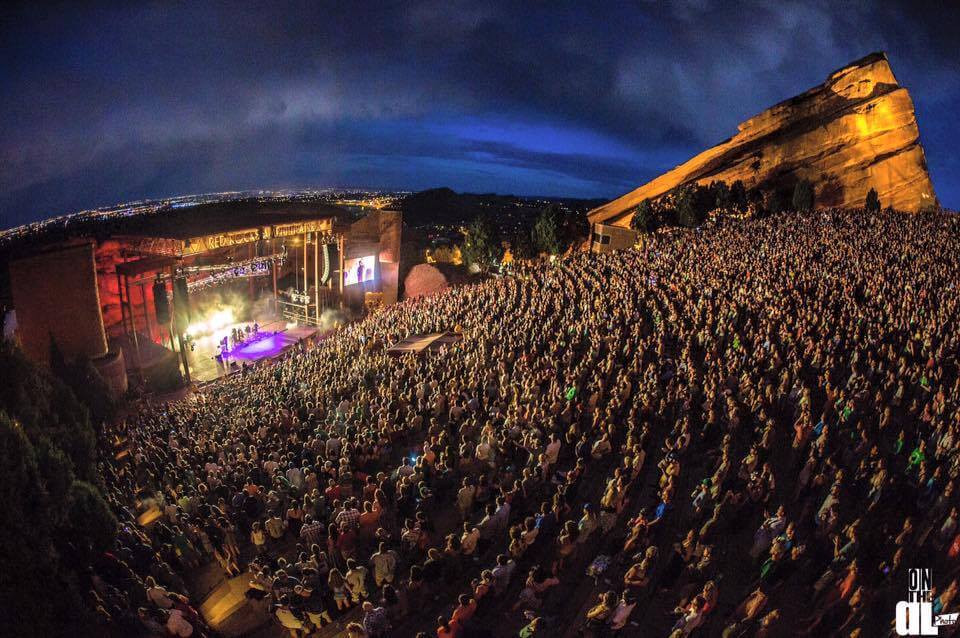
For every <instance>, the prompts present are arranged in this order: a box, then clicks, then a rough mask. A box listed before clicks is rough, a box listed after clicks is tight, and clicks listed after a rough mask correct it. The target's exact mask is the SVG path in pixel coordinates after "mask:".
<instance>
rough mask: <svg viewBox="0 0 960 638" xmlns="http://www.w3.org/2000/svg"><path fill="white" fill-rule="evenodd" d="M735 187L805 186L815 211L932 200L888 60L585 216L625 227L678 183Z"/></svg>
mask: <svg viewBox="0 0 960 638" xmlns="http://www.w3.org/2000/svg"><path fill="white" fill-rule="evenodd" d="M738 179H739V180H743V182H744V185H745V186H746V187H747V188H750V187H760V188H762V189H772V188H778V189H779V188H790V187H792V185H793V184H795V183H796V182H798V181H800V180H802V179H808V180H810V181H811V182H813V184H814V187H815V189H816V204H817V205H818V206H845V207H854V206H862V205H863V202H864V199H865V198H866V194H867V191H868V190H870V188H871V187H873V188H876V189H877V192H878V193H879V195H880V201H881V203H882V204H883V205H884V206H887V205H892V206H893V207H894V208H897V209H902V210H909V211H916V210H920V209H921V208H923V207H925V206H928V205H932V204H934V203H935V201H936V198H935V195H934V192H933V184H932V183H931V182H930V176H929V174H928V173H927V165H926V161H925V159H924V155H923V148H922V147H921V146H920V137H919V131H918V129H917V121H916V118H915V116H914V112H913V101H912V100H911V99H910V95H909V93H907V90H906V89H905V88H903V87H901V86H900V85H899V84H898V83H897V79H896V78H895V77H894V76H893V71H892V70H891V69H890V64H889V63H888V61H887V56H886V55H885V54H883V53H874V54H871V55H869V56H867V57H865V58H863V59H861V60H858V61H856V62H853V63H852V64H850V65H848V66H845V67H844V68H842V69H840V70H839V71H835V72H834V73H831V74H830V77H828V78H827V80H826V82H824V83H823V84H821V85H820V86H817V87H814V88H812V89H810V90H809V91H807V92H805V93H802V94H800V95H798V96H797V97H794V98H791V99H789V100H787V101H785V102H781V103H780V104H777V105H776V106H773V107H771V108H769V109H767V110H766V111H764V112H763V113H760V114H759V115H757V116H756V117H753V118H750V119H749V120H747V121H746V122H744V123H743V124H741V125H740V126H739V131H738V132H737V134H736V135H734V136H733V137H732V138H730V139H728V140H727V141H725V142H722V143H721V144H719V145H717V146H714V147H713V148H711V149H708V150H706V151H704V152H702V153H700V154H699V155H697V156H696V157H694V158H693V159H691V160H689V161H687V162H685V163H684V164H681V165H680V166H678V167H676V168H674V169H673V170H671V171H669V172H667V173H664V174H663V175H661V176H660V177H658V178H656V179H654V180H653V181H651V182H649V183H647V184H645V185H643V186H641V187H640V188H638V189H636V190H634V191H632V192H630V193H627V194H626V195H624V196H623V197H620V198H618V199H615V200H613V201H612V202H610V203H609V204H606V205H604V206H601V207H599V208H596V209H594V210H592V211H590V213H589V218H590V221H591V222H601V223H606V224H614V225H617V226H627V225H629V223H630V218H631V217H632V216H633V210H634V208H635V207H636V206H637V204H639V203H640V202H641V201H643V200H644V199H646V198H648V197H649V198H652V199H655V198H656V197H659V196H660V195H663V194H664V193H666V192H667V191H669V190H670V189H672V188H674V187H676V186H679V185H681V184H686V183H709V182H711V181H713V180H723V181H726V182H727V183H728V184H729V183H733V182H734V181H736V180H738Z"/></svg>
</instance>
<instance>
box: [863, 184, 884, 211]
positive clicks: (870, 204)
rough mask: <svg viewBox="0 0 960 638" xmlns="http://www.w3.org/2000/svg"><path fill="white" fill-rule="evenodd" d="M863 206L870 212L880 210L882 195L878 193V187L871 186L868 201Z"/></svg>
mask: <svg viewBox="0 0 960 638" xmlns="http://www.w3.org/2000/svg"><path fill="white" fill-rule="evenodd" d="M863 207H864V208H865V209H866V210H867V212H868V213H879V212H880V195H879V194H878V193H877V189H876V188H871V189H870V190H869V191H867V201H866V203H864V205H863Z"/></svg>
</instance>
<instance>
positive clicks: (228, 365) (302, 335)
mask: <svg viewBox="0 0 960 638" xmlns="http://www.w3.org/2000/svg"><path fill="white" fill-rule="evenodd" d="M252 324H253V322H241V323H234V324H230V325H227V326H224V327H223V328H222V329H220V330H218V331H216V332H213V333H211V334H209V335H203V336H198V337H194V338H193V339H192V340H191V341H192V344H191V345H192V349H190V348H188V349H187V361H189V363H190V376H191V377H192V379H193V381H195V382H201V383H202V382H204V381H213V380H214V379H218V378H220V377H223V376H226V375H228V374H232V373H234V372H237V371H239V370H240V369H241V368H242V366H243V364H244V363H246V364H253V363H257V362H260V361H263V360H265V359H273V358H275V357H277V356H280V355H281V354H283V353H284V352H286V351H288V350H290V349H291V348H293V347H295V346H296V345H297V343H298V342H300V341H301V340H307V339H311V338H313V337H314V335H316V333H317V329H316V328H314V327H313V326H298V325H295V324H287V323H284V322H281V321H273V322H270V323H266V324H264V325H262V326H260V327H259V330H258V332H257V334H256V335H253V334H251V335H250V336H249V337H247V338H246V340H245V341H244V342H242V343H238V344H236V345H232V346H231V347H230V348H229V349H228V350H227V352H226V354H225V356H222V357H221V356H218V355H219V354H220V342H221V339H223V337H224V336H226V335H228V334H230V332H231V331H232V330H233V329H234V328H238V329H240V330H245V328H246V327H247V326H252ZM244 334H246V333H244Z"/></svg>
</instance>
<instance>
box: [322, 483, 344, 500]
mask: <svg viewBox="0 0 960 638" xmlns="http://www.w3.org/2000/svg"><path fill="white" fill-rule="evenodd" d="M323 495H324V496H326V497H327V503H333V502H334V501H338V500H340V486H339V485H338V484H337V482H336V481H335V480H333V479H329V480H328V481H327V489H325V490H324V491H323Z"/></svg>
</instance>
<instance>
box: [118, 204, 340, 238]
mask: <svg viewBox="0 0 960 638" xmlns="http://www.w3.org/2000/svg"><path fill="white" fill-rule="evenodd" d="M346 215H347V213H346V211H344V210H343V209H342V208H340V207H339V206H334V205H332V204H322V203H316V202H310V203H304V202H276V201H264V202H261V201H250V200H240V201H230V202H216V203H207V204H198V205H196V206H189V207H184V208H175V209H170V210H163V211H160V212H158V213H156V214H153V215H148V216H143V217H141V218H138V219H137V220H136V223H135V224H130V225H129V226H127V227H125V228H123V229H122V231H121V234H123V235H125V236H129V237H151V238H163V239H181V240H187V239H192V238H194V237H202V236H205V235H212V234H216V233H229V232H235V231H239V230H247V229H250V228H258V227H261V226H270V225H275V224H290V223H295V222H302V221H308V220H316V219H332V220H346Z"/></svg>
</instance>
